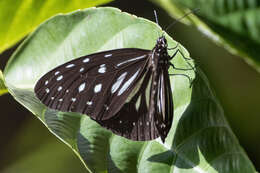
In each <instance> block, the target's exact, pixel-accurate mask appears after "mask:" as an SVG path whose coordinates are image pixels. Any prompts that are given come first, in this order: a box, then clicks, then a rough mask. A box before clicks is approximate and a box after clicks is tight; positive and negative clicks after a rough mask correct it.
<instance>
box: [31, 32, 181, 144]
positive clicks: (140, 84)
mask: <svg viewBox="0 0 260 173" xmlns="http://www.w3.org/2000/svg"><path fill="white" fill-rule="evenodd" d="M176 53H177V51H176ZM176 53H175V54H176ZM175 54H174V55H175ZM174 55H173V56H170V55H169V54H168V45H167V40H166V38H165V36H161V37H159V38H158V39H157V42H156V44H155V46H154V48H153V49H152V50H144V49H137V48H122V49H115V50H109V51H104V52H99V53H94V54H90V55H86V56H83V57H80V58H77V59H75V60H72V61H70V62H67V63H65V64H63V65H60V66H59V67H57V68H55V69H53V70H51V71H50V72H48V73H47V74H45V75H44V76H43V77H42V78H40V80H39V81H38V82H37V84H36V86H35V88H34V90H35V93H36V96H37V97H38V98H39V99H40V100H41V102H42V103H43V104H45V105H46V106H48V107H49V108H51V109H56V110H60V111H64V112H66V111H69V112H78V113H82V114H86V115H88V116H90V117H91V118H92V119H93V120H95V121H96V122H98V123H99V124H100V125H101V126H103V127H105V128H107V129H109V130H111V131H112V132H114V133H115V134H117V135H120V136H123V137H126V138H128V139H132V140H137V141H146V140H153V139H155V138H158V137H161V139H162V141H163V142H164V140H165V138H166V136H167V134H168V132H169V130H170V128H171V125H172V119H173V99H172V91H171V85H170V79H169V74H168V68H169V67H170V66H171V65H173V64H171V63H170V60H171V59H172V58H173V57H174Z"/></svg>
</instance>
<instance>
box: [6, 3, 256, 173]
mask: <svg viewBox="0 0 260 173" xmlns="http://www.w3.org/2000/svg"><path fill="white" fill-rule="evenodd" d="M158 33H160V34H161V33H162V31H161V29H160V28H159V27H158V26H157V25H156V24H154V23H153V22H150V21H148V20H145V19H142V18H137V17H136V16H133V15H129V14H127V13H122V12H121V11H119V10H118V9H115V8H97V9H94V8H91V9H87V10H85V11H77V12H75V13H71V14H68V15H59V16H56V17H53V18H52V19H50V20H48V21H47V22H45V23H44V24H42V25H40V26H39V28H38V29H37V30H36V31H35V32H34V33H32V34H31V35H30V36H29V37H28V38H27V39H26V40H25V41H24V42H23V44H22V45H21V46H20V47H19V48H18V50H17V51H16V52H15V53H14V54H13V55H12V58H11V59H10V60H9V62H8V65H7V67H6V69H5V71H4V74H5V81H6V85H7V86H8V89H9V91H10V93H11V94H12V95H13V96H14V97H15V99H16V100H17V101H18V102H20V103H21V104H23V105H24V106H25V107H26V108H28V109H29V110H30V111H31V112H32V113H34V114H35V115H36V116H37V117H38V118H39V119H40V120H41V121H42V122H43V123H44V124H45V125H46V127H47V128H48V129H49V130H50V131H51V132H52V133H53V134H54V135H56V136H57V137H58V138H60V139H61V140H62V141H63V142H65V143H66V144H67V145H68V146H70V147H71V149H72V150H73V151H75V153H76V154H77V155H78V156H79V158H80V159H81V161H83V163H84V164H85V166H86V168H87V169H88V171H89V172H95V173H99V172H107V171H108V172H130V173H134V172H142V173H145V172H154V173H156V172H160V173H162V172H165V173H168V172H181V173H185V172H189V173H190V172H210V173H213V172H228V173H244V172H247V173H251V172H254V167H253V165H252V164H251V162H250V161H249V160H248V158H247V156H246V154H245V153H244V151H243V149H242V148H241V147H240V145H239V143H238V141H237V139H236V138H235V136H234V134H233V133H232V131H231V130H230V128H229V126H228V124H227V122H226V120H225V118H224V112H223V110H222V108H221V106H220V105H219V104H218V101H217V100H216V98H215V96H214V95H213V94H212V92H211V91H210V88H209V85H208V83H207V81H206V79H205V77H204V76H203V75H202V73H201V72H200V71H199V73H198V75H196V79H195V81H194V84H193V87H192V88H190V87H189V81H188V80H187V79H186V78H185V77H183V76H174V78H171V83H172V91H173V99H174V120H173V127H172V129H171V131H170V133H169V135H168V137H167V138H166V142H165V144H162V143H161V141H160V139H158V140H154V141H150V142H135V141H130V140H127V139H125V138H123V137H120V136H116V135H114V134H112V133H111V132H110V131H107V130H105V129H104V128H102V127H100V126H99V125H98V124H97V123H96V122H94V121H93V120H91V119H90V118H88V116H85V115H81V114H76V113H68V112H67V113H66V112H58V111H55V110H51V109H48V108H47V107H46V106H44V105H42V104H41V103H40V101H39V100H38V99H37V98H36V97H35V94H34V92H33V88H34V86H35V83H36V82H37V80H38V79H39V78H40V77H41V76H42V75H43V74H45V73H46V72H48V71H49V70H51V69H52V68H54V67H56V66H58V65H60V64H62V63H64V62H67V61H69V60H71V59H74V58H77V57H79V56H82V55H86V54H90V53H94V52H98V51H102V50H109V49H115V48H122V47H130V48H131V47H136V48H144V49H152V48H153V46H154V45H155V42H156V39H157V38H158ZM165 35H166V38H167V40H168V44H169V47H174V46H175V45H176V42H175V41H174V40H172V38H170V37H169V36H168V35H167V34H165ZM179 49H180V50H181V51H182V52H183V53H184V55H185V56H186V57H189V53H188V52H187V51H186V50H185V48H183V47H181V46H180V45H179ZM171 53H173V52H171ZM173 62H174V63H175V65H176V67H183V68H185V67H186V66H187V63H186V62H185V60H184V59H183V58H182V56H181V55H179V54H178V55H177V56H176V57H175V58H174V60H173ZM171 72H173V73H177V71H171ZM181 73H183V72H181ZM186 74H187V75H189V76H191V77H195V74H194V73H193V72H192V71H187V72H186Z"/></svg>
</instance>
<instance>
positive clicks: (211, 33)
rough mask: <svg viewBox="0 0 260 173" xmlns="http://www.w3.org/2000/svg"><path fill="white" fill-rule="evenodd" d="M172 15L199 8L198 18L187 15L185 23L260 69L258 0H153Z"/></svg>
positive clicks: (181, 14) (180, 15) (177, 15)
mask: <svg viewBox="0 0 260 173" xmlns="http://www.w3.org/2000/svg"><path fill="white" fill-rule="evenodd" d="M152 1H153V2H154V3H156V4H158V5H160V6H161V7H163V8H164V9H165V10H166V11H168V13H169V14H171V15H172V16H173V17H177V18H180V17H182V16H183V14H184V13H187V12H188V11H190V10H188V9H196V8H199V11H198V12H196V14H197V15H198V17H196V16H195V15H190V16H188V17H187V19H186V20H184V22H185V23H189V24H193V25H195V26H196V27H197V28H198V29H199V30H200V31H201V32H202V33H203V34H205V35H206V36H208V37H209V38H210V39H212V40H213V41H215V42H216V43H217V44H219V45H221V46H224V47H225V48H226V49H227V50H229V51H230V52H231V53H233V54H237V55H239V56H241V57H243V58H244V59H245V60H246V62H248V63H249V64H250V65H252V66H253V67H254V68H255V69H256V70H258V71H260V57H259V54H260V50H259V49H258V47H259V46H260V34H259V33H260V25H259V22H258V16H259V14H260V10H259V3H258V0H252V1H245V2H242V1H239V0H232V1H230V0H222V1H219V0H209V1H207V3H206V2H205V1H204V0H158V1H157V0H156V1H155V0H152ZM176 9H178V10H177V11H176ZM176 12H177V13H176Z"/></svg>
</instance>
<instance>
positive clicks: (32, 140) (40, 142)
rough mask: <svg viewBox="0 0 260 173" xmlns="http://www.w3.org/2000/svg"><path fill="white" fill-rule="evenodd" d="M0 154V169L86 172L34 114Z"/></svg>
mask: <svg viewBox="0 0 260 173" xmlns="http://www.w3.org/2000/svg"><path fill="white" fill-rule="evenodd" d="M34 130H36V131H37V132H38V133H32V131H34ZM39 134H40V135H39ZM1 155H2V156H4V157H5V159H4V160H3V161H1V165H0V172H1V173H17V172H19V173H36V172H37V173H46V172H55V173H57V172H62V173H71V172H77V173H83V172H84V173H86V169H85V168H84V166H83V164H82V163H81V162H79V161H78V158H77V156H76V155H75V154H74V153H73V152H72V151H71V150H70V149H69V148H68V147H67V146H66V145H64V144H63V143H62V142H61V141H59V140H58V139H57V138H55V137H54V136H53V135H51V134H50V133H48V132H47V131H46V128H45V127H44V126H43V125H42V124H41V123H40V121H38V120H37V119H36V118H34V117H33V118H31V119H30V120H29V121H28V122H26V123H24V124H23V126H22V127H21V128H20V130H19V131H17V132H16V134H15V137H14V138H13V140H11V141H9V143H8V146H7V147H6V149H5V151H4V152H1Z"/></svg>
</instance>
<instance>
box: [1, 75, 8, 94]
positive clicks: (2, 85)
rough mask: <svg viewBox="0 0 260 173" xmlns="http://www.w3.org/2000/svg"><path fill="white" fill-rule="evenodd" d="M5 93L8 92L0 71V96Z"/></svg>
mask: <svg viewBox="0 0 260 173" xmlns="http://www.w3.org/2000/svg"><path fill="white" fill-rule="evenodd" d="M7 92H8V90H7V89H6V87H5V84H4V77H3V73H2V71H1V70H0V96H1V95H3V94H5V93H7Z"/></svg>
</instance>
